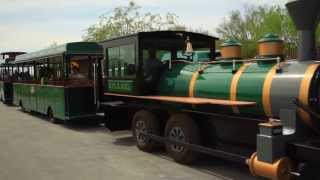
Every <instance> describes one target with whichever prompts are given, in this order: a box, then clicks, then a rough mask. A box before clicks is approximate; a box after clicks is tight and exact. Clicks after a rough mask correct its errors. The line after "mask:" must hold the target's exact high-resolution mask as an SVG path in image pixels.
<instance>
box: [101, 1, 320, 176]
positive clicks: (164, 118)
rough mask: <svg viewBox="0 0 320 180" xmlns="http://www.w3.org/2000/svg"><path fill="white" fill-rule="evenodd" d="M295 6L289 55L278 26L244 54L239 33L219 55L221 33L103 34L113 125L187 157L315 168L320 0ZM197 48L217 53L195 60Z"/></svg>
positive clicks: (308, 171)
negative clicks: (295, 43)
mask: <svg viewBox="0 0 320 180" xmlns="http://www.w3.org/2000/svg"><path fill="white" fill-rule="evenodd" d="M287 7H288V10H289V12H290V14H291V16H292V17H293V20H294V21H295V23H296V25H297V28H298V30H299V32H300V44H299V57H298V59H297V60H285V59H284V55H283V53H282V52H283V41H282V40H281V39H280V38H279V37H277V36H275V35H273V34H267V35H266V36H265V37H264V38H263V39H261V41H259V55H258V56H257V57H256V58H254V59H249V60H243V59H241V55H240V54H241V44H240V43H238V42H237V41H235V40H228V41H226V42H225V43H224V44H223V45H221V58H217V56H218V55H217V53H216V47H215V42H216V40H217V38H215V37H212V36H207V35H203V34H198V33H191V32H182V31H162V32H142V33H138V34H134V35H130V36H126V37H121V38H116V39H111V40H107V41H105V42H102V43H101V44H102V45H103V47H104V53H105V61H103V65H104V74H103V77H104V84H105V86H104V96H103V103H102V104H101V105H102V107H103V109H104V110H105V115H106V120H107V121H106V124H107V126H108V127H109V128H110V129H111V130H119V129H126V128H130V127H131V129H132V132H133V135H134V137H135V139H136V142H137V146H138V148H139V149H141V150H143V151H147V152H151V151H154V150H155V149H157V148H158V147H159V146H161V145H162V144H165V147H166V150H167V151H168V152H169V154H170V155H171V156H172V157H173V159H174V160H176V161H177V162H180V163H190V162H192V161H193V160H195V159H196V157H197V154H198V153H197V152H202V153H206V154H210V155H213V156H217V157H222V158H226V159H229V160H231V161H236V162H240V163H244V164H247V165H248V166H249V168H250V171H251V173H252V174H253V175H255V176H262V177H265V178H269V179H281V180H282V179H291V178H292V177H293V176H297V177H299V178H301V179H308V178H310V177H312V178H314V177H316V176H315V174H314V171H313V170H314V169H316V167H319V164H320V159H319V157H320V156H319V154H320V142H319V137H320V136H319V132H320V128H319V127H320V126H319V117H320V116H319V115H318V112H319V111H320V110H319V82H320V80H319V74H320V68H319V66H320V64H319V63H318V62H317V61H315V60H314V59H315V38H314V37H315V25H317V24H318V18H317V17H318V16H319V10H320V3H319V2H318V1H316V0H296V1H292V2H290V3H288V4H287ZM306 10H307V11H308V15H304V16H302V14H306V13H305V12H306ZM196 51H208V52H209V56H210V59H209V60H207V61H202V62H196V61H194V60H193V53H194V52H196ZM181 52H183V53H184V56H183V57H181V56H179V53H181ZM168 54H169V55H170V57H169V58H168ZM164 55H165V56H166V58H162V57H163V56H164ZM161 60H162V61H161Z"/></svg>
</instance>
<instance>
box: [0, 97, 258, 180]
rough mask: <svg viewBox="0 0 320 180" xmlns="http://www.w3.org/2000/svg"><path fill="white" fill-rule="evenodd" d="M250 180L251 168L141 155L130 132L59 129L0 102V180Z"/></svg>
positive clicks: (84, 125) (93, 127)
mask: <svg viewBox="0 0 320 180" xmlns="http://www.w3.org/2000/svg"><path fill="white" fill-rule="evenodd" d="M22 179H23V180H100V179H101V180H144V179H145V180H151V179H152V180H164V179H170V180H171V179H172V180H220V179H235V180H240V179H241V180H243V179H245V180H250V179H253V178H252V177H250V175H249V174H248V169H247V168H246V167H243V166H239V165H234V164H232V163H228V162H226V161H221V160H217V159H213V158H209V157H204V158H203V159H202V160H200V161H199V162H197V163H196V164H195V165H193V166H183V165H180V164H177V163H175V162H173V161H172V160H171V159H170V158H169V157H168V156H167V155H166V154H165V153H164V152H159V153H156V154H148V153H144V152H141V151H139V150H138V149H137V148H136V147H135V143H134V141H133V139H132V137H131V134H130V132H120V133H110V132H109V131H108V130H107V129H105V128H104V127H102V126H100V125H98V124H97V123H92V124H87V123H74V124H71V125H56V124H51V123H49V122H47V121H46V120H45V119H44V118H42V117H40V116H38V115H37V116H32V115H30V114H28V113H23V112H21V111H19V110H18V109H17V108H16V107H10V106H6V105H3V104H2V103H0V180H22Z"/></svg>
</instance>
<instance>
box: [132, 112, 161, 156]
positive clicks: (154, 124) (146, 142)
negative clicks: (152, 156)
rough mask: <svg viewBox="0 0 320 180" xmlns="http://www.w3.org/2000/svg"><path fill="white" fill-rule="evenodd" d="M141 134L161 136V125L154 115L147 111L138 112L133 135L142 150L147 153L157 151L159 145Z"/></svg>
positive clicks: (133, 124) (133, 123) (135, 116)
mask: <svg viewBox="0 0 320 180" xmlns="http://www.w3.org/2000/svg"><path fill="white" fill-rule="evenodd" d="M141 132H144V133H151V134H154V135H159V134H160V123H159V121H158V119H157V118H156V116H155V115H154V113H152V112H150V111H146V110H141V111H138V112H136V113H135V115H134V117H133V121H132V134H133V137H134V138H135V140H136V142H137V147H138V148H139V149H140V150H142V151H145V152H152V151H154V150H156V149H157V148H158V146H159V143H158V142H156V141H154V140H152V139H150V138H148V137H146V136H144V135H143V134H142V133H141Z"/></svg>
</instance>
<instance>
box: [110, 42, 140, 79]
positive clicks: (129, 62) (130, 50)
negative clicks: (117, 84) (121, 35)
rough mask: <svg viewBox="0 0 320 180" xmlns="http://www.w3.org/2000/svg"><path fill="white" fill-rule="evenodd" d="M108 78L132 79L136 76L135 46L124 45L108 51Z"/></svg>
mask: <svg viewBox="0 0 320 180" xmlns="http://www.w3.org/2000/svg"><path fill="white" fill-rule="evenodd" d="M107 54H108V61H107V62H108V73H107V74H108V76H109V77H122V78H132V77H134V76H135V46H134V45H133V44H131V45H124V46H118V47H112V48H108V49H107Z"/></svg>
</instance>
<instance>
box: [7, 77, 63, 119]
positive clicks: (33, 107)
mask: <svg viewBox="0 0 320 180" xmlns="http://www.w3.org/2000/svg"><path fill="white" fill-rule="evenodd" d="M13 86H14V104H15V105H17V106H18V105H19V103H20V102H22V105H23V107H24V108H25V109H26V110H30V111H35V112H39V113H42V114H47V110H48V107H51V108H52V110H53V113H54V117H55V118H58V119H63V120H64V119H65V100H64V87H58V86H42V85H38V84H22V83H14V85H13Z"/></svg>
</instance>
